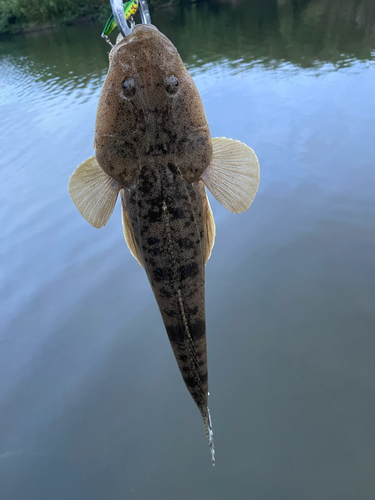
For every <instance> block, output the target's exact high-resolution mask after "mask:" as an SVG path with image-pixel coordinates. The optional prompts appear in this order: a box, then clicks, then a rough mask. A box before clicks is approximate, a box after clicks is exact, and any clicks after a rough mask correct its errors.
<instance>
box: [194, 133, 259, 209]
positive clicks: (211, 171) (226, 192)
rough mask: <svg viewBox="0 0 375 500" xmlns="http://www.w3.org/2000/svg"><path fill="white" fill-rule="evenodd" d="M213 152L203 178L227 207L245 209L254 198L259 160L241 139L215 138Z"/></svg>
mask: <svg viewBox="0 0 375 500" xmlns="http://www.w3.org/2000/svg"><path fill="white" fill-rule="evenodd" d="M212 147H213V154H212V160H211V163H210V164H209V166H208V167H207V168H206V170H205V171H204V172H203V174H202V180H203V182H204V183H205V184H206V186H207V187H208V189H209V190H210V191H211V193H212V194H213V195H214V196H215V198H216V199H217V201H218V202H219V203H221V204H222V205H223V207H225V208H226V209H227V210H229V211H230V212H234V213H239V212H244V211H245V210H247V209H248V208H249V206H250V205H251V203H252V201H253V200H254V198H255V194H256V192H257V189H258V184H259V162H258V158H257V157H256V154H255V153H254V151H253V150H252V149H251V148H249V146H246V144H244V143H243V142H240V141H234V140H233V139H227V138H226V137H215V138H214V139H212Z"/></svg>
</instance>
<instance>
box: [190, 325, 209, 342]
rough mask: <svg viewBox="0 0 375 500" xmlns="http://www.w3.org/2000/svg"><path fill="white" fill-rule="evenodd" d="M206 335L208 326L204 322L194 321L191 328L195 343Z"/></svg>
mask: <svg viewBox="0 0 375 500" xmlns="http://www.w3.org/2000/svg"><path fill="white" fill-rule="evenodd" d="M205 335H206V325H205V322H204V321H202V320H197V321H194V323H193V324H192V326H191V336H192V337H193V339H194V341H197V340H200V339H202V338H203V337H204V336H205Z"/></svg>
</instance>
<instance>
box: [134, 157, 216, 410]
mask: <svg viewBox="0 0 375 500" xmlns="http://www.w3.org/2000/svg"><path fill="white" fill-rule="evenodd" d="M202 188H203V189H204V187H203V186H202V185H201V184H200V183H193V184H190V183H188V182H186V181H185V179H184V178H183V176H182V174H181V172H180V171H179V169H178V168H177V167H176V166H174V165H172V164H169V165H167V166H166V167H165V166H163V165H161V164H156V163H155V164H154V165H153V166H152V167H150V166H144V167H142V168H141V170H140V171H139V173H138V174H137V175H136V178H135V180H134V182H133V184H132V186H131V187H130V188H127V189H125V204H126V209H127V212H128V215H129V218H130V222H131V224H132V227H133V232H134V236H135V241H136V243H137V246H138V248H139V251H140V254H141V258H142V261H143V264H144V267H145V270H146V272H147V276H148V279H149V281H150V284H151V287H152V290H153V292H154V295H155V297H156V300H157V302H158V305H159V308H160V312H161V314H162V317H163V321H164V324H165V327H166V330H167V332H168V336H169V340H170V342H171V345H172V348H173V351H174V354H175V356H176V360H177V363H178V366H179V368H180V370H181V374H182V376H183V378H184V381H185V383H186V386H187V388H188V389H189V391H190V393H191V395H192V396H193V398H194V401H195V402H196V403H197V405H198V407H199V408H205V406H206V405H207V392H208V385H207V353H206V332H205V307H204V233H203V192H202ZM139 201H142V203H141V204H139ZM187 220H189V221H190V225H189V228H188V229H187V228H185V222H186V221H187Z"/></svg>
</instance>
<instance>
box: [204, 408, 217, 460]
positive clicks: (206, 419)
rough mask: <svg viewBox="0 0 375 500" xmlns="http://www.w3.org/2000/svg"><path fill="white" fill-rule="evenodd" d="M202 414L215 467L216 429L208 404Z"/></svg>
mask: <svg viewBox="0 0 375 500" xmlns="http://www.w3.org/2000/svg"><path fill="white" fill-rule="evenodd" d="M201 414H202V417H203V423H204V428H205V431H206V437H207V442H208V447H209V448H210V452H211V460H212V465H213V467H214V466H215V446H214V431H213V429H212V420H211V414H210V410H209V409H208V406H206V408H204V409H201Z"/></svg>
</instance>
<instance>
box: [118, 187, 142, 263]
mask: <svg viewBox="0 0 375 500" xmlns="http://www.w3.org/2000/svg"><path fill="white" fill-rule="evenodd" d="M121 205H122V229H123V231H124V236H125V241H126V244H127V245H128V247H129V250H130V253H131V254H132V256H133V257H134V258H135V259H137V261H138V262H139V263H140V265H141V266H142V267H143V264H142V258H141V254H140V253H139V250H138V247H137V243H136V242H135V238H134V233H133V229H132V226H131V224H130V219H129V216H128V212H127V211H126V208H125V199H124V190H121Z"/></svg>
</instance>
